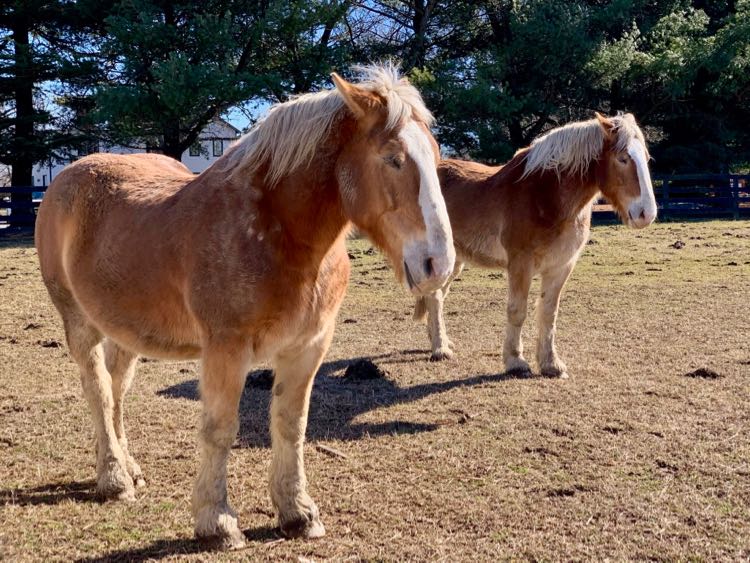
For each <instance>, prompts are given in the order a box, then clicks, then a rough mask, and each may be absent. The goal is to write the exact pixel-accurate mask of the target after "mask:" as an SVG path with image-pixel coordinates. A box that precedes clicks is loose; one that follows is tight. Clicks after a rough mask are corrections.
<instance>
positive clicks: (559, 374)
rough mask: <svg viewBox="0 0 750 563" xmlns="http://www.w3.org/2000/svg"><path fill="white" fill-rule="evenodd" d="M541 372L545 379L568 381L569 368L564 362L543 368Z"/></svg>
mask: <svg viewBox="0 0 750 563" xmlns="http://www.w3.org/2000/svg"><path fill="white" fill-rule="evenodd" d="M540 371H541V372H542V375H543V376H544V377H554V378H557V379H568V368H566V367H565V364H563V363H562V362H555V363H554V364H550V365H546V366H542V367H541V369H540Z"/></svg>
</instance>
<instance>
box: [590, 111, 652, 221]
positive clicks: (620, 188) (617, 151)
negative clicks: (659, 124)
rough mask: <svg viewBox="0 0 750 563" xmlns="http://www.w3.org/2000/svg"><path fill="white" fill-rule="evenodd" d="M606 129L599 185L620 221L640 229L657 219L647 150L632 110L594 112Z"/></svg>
mask: <svg viewBox="0 0 750 563" xmlns="http://www.w3.org/2000/svg"><path fill="white" fill-rule="evenodd" d="M596 118H597V120H598V121H599V124H600V125H601V127H602V129H603V130H604V133H605V143H604V153H603V158H602V161H601V162H600V168H599V170H600V178H599V185H600V189H601V191H602V193H603V194H604V196H605V197H606V198H607V199H608V200H609V201H610V203H612V205H613V206H614V207H615V209H616V210H617V214H618V215H619V216H620V218H621V219H622V221H623V223H625V224H626V225H628V226H630V227H635V228H637V229H641V228H643V227H647V226H648V225H650V224H651V223H653V221H654V219H656V199H655V198H654V188H653V186H652V185H651V174H650V173H649V170H648V159H649V156H648V150H647V149H646V140H645V138H644V137H643V133H642V132H641V130H640V128H639V127H638V124H637V123H636V122H635V118H634V117H633V115H632V114H630V113H627V114H624V115H618V116H616V117H605V116H603V115H601V114H599V113H597V114H596Z"/></svg>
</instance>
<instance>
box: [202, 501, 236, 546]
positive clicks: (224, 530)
mask: <svg viewBox="0 0 750 563" xmlns="http://www.w3.org/2000/svg"><path fill="white" fill-rule="evenodd" d="M195 537H196V538H197V539H198V541H200V542H201V543H202V544H204V545H206V546H207V547H209V548H211V549H217V550H231V549H241V548H243V547H245V534H243V533H242V530H240V527H239V524H238V522H237V518H236V516H234V513H232V512H231V509H229V507H220V508H217V509H215V510H212V509H211V508H207V509H204V510H203V511H201V512H200V513H199V514H198V516H197V517H196V520H195Z"/></svg>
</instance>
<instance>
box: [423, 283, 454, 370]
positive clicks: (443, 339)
mask: <svg viewBox="0 0 750 563" xmlns="http://www.w3.org/2000/svg"><path fill="white" fill-rule="evenodd" d="M443 298H444V293H443V290H442V289H438V290H437V291H433V292H432V293H430V294H429V295H425V297H424V299H425V301H426V303H427V334H428V335H429V337H430V346H431V347H432V355H431V356H430V361H432V362H439V361H442V360H450V359H451V358H453V350H451V341H450V340H449V339H448V333H447V332H446V330H445V320H444V319H443Z"/></svg>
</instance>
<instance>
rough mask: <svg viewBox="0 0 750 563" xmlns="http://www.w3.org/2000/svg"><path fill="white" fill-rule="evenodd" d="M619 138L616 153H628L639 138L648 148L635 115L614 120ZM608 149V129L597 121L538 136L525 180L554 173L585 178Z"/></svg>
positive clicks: (619, 116) (571, 125) (533, 145)
mask: <svg viewBox="0 0 750 563" xmlns="http://www.w3.org/2000/svg"><path fill="white" fill-rule="evenodd" d="M609 120H610V121H611V122H612V123H613V125H614V127H613V129H612V131H613V133H614V135H615V143H614V150H615V151H618V152H619V151H625V150H627V147H628V143H629V142H630V140H631V139H633V138H635V139H638V140H640V141H641V142H642V143H643V146H644V147H645V146H646V141H645V139H644V137H643V133H642V132H641V130H640V128H639V127H638V125H637V124H636V122H635V118H634V117H633V115H632V114H630V113H627V114H620V115H617V116H615V117H610V118H609ZM603 146H604V129H603V128H602V126H601V124H600V123H599V121H598V120H597V119H590V120H588V121H578V122H575V123H569V124H567V125H564V126H563V127H558V128H557V129H553V130H552V131H549V132H548V133H545V134H544V135H542V136H540V137H537V138H536V139H534V141H533V142H532V143H531V146H530V147H529V149H528V152H527V153H526V169H525V170H524V173H523V176H522V178H525V177H527V176H529V175H531V174H533V173H534V172H540V171H545V170H554V171H555V172H557V173H558V174H563V173H568V174H573V175H581V174H583V173H584V172H585V170H586V168H587V167H588V165H589V163H590V162H591V161H592V160H595V159H597V158H598V157H599V155H600V154H601V152H602V147H603Z"/></svg>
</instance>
